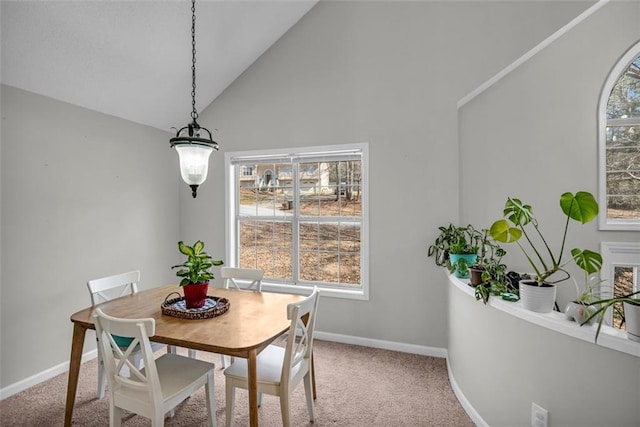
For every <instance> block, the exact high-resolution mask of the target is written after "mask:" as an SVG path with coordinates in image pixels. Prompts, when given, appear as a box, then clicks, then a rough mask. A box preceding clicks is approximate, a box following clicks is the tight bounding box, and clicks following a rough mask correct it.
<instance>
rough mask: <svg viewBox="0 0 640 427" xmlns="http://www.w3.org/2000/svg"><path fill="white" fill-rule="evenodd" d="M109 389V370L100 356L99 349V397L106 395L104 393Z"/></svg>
mask: <svg viewBox="0 0 640 427" xmlns="http://www.w3.org/2000/svg"><path fill="white" fill-rule="evenodd" d="M106 390H107V370H106V369H105V368H104V360H102V357H101V356H100V352H99V351H98V399H102V398H103V397H104V393H105V391H106Z"/></svg>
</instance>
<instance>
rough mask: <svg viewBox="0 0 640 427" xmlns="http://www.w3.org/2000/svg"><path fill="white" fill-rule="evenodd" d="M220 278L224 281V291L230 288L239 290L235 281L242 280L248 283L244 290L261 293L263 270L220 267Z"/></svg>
mask: <svg viewBox="0 0 640 427" xmlns="http://www.w3.org/2000/svg"><path fill="white" fill-rule="evenodd" d="M220 277H222V278H223V279H224V287H225V289H229V287H230V286H233V287H235V288H236V289H241V288H240V285H239V284H238V282H237V280H242V281H247V282H250V283H249V286H248V287H247V288H246V289H255V290H256V291H259V292H260V291H262V278H263V277H264V270H262V269H259V268H236V267H222V268H220Z"/></svg>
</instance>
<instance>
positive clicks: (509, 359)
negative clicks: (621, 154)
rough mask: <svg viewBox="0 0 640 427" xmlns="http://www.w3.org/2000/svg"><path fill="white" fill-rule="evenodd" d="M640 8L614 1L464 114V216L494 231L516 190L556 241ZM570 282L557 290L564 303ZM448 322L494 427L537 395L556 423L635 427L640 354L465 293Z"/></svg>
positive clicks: (591, 240) (580, 236) (480, 406)
mask: <svg viewBox="0 0 640 427" xmlns="http://www.w3.org/2000/svg"><path fill="white" fill-rule="evenodd" d="M639 8H640V3H638V2H615V3H610V4H608V5H606V6H605V7H604V8H602V9H601V10H600V11H599V12H598V13H597V14H595V15H593V16H592V17H591V18H589V19H587V20H585V21H584V22H583V23H582V24H580V25H579V26H577V27H576V28H575V29H574V30H573V31H571V32H569V33H568V34H566V35H565V36H564V37H562V38H561V39H559V40H558V41H557V42H555V43H553V44H552V45H551V46H549V47H548V48H547V49H545V50H544V51H542V52H540V53H539V54H538V55H536V56H534V57H533V58H532V59H531V60H530V61H528V62H527V63H525V64H524V65H523V66H521V67H520V68H518V69H517V70H515V71H514V72H513V73H511V74H510V75H508V76H507V77H506V78H504V79H503V80H501V81H500V82H499V83H498V84H496V85H495V86H493V87H492V88H491V89H489V90H488V91H486V92H484V93H483V94H481V95H480V96H479V97H477V98H475V99H473V100H472V101H471V102H470V103H469V104H467V105H465V106H464V107H463V108H462V109H461V110H460V121H459V136H460V149H461V189H462V190H461V212H462V215H461V219H462V222H464V223H467V222H471V223H474V224H476V225H478V226H488V225H490V224H491V222H492V221H493V220H495V219H497V218H499V217H500V215H501V212H502V207H503V205H504V201H505V199H506V197H507V196H509V195H510V196H519V197H520V198H521V199H522V200H523V201H525V202H527V203H530V204H531V205H532V206H533V207H534V209H535V211H536V214H537V215H538V217H539V220H540V224H541V227H543V229H544V230H545V231H548V232H549V236H550V240H551V241H552V242H551V244H552V245H554V247H556V248H557V246H559V243H560V239H559V238H555V237H556V236H557V235H558V234H559V231H560V230H561V228H562V227H563V226H564V223H563V221H562V217H561V211H560V208H559V204H558V200H559V197H560V194H561V193H563V192H565V191H572V192H575V191H579V190H586V191H590V192H592V193H594V194H596V193H597V139H596V137H597V127H596V123H597V121H596V120H597V116H596V111H597V103H598V98H599V96H600V91H601V89H602V86H603V83H604V81H605V79H606V77H607V75H608V73H609V71H610V70H611V69H612V68H613V66H614V64H615V63H616V62H617V60H618V59H619V58H620V57H621V56H622V55H623V54H624V53H625V51H626V50H627V49H628V48H629V47H631V46H632V45H633V44H634V43H635V42H636V41H637V40H638V38H640V9H639ZM554 233H555V235H554ZM639 239H640V233H638V232H613V231H606V232H600V231H598V229H597V221H594V222H592V223H589V224H587V225H584V226H580V225H579V224H576V223H573V224H571V229H570V235H569V243H568V248H573V247H576V246H577V247H587V248H591V249H595V250H599V243H600V241H636V242H637V241H638V240H639ZM507 248H508V250H509V251H510V253H509V256H508V257H507V263H508V265H509V266H510V267H512V268H514V269H526V270H530V269H529V268H527V267H528V264H526V260H524V258H523V257H522V255H521V253H520V251H519V249H518V248H517V247H516V246H507ZM574 272H575V270H574ZM577 279H578V281H579V283H581V276H580V275H578V276H577ZM443 285H446V284H445V283H443ZM574 289H575V288H574V287H573V285H571V284H570V283H568V282H565V283H563V284H561V285H560V286H559V287H558V292H559V300H561V301H562V302H561V303H560V306H561V307H563V306H564V302H566V301H567V300H569V299H572V298H574V297H575V290H574ZM451 292H452V293H454V294H456V293H457V294H460V292H459V291H456V290H452V291H451ZM449 319H450V328H449V362H450V364H451V370H452V372H453V376H454V377H455V379H456V381H457V382H458V385H459V386H460V388H461V389H462V391H463V392H464V393H465V395H466V397H467V398H468V400H469V401H470V403H471V405H472V406H474V407H475V409H476V410H477V411H478V412H479V413H480V415H481V416H482V417H483V418H484V419H485V421H487V422H488V423H489V425H491V426H514V425H518V426H528V425H529V417H530V413H531V402H536V403H538V404H541V405H542V406H543V407H545V408H546V409H548V410H549V411H550V421H551V424H550V425H562V426H603V425H612V426H613V425H615V426H631V425H637V422H638V420H639V419H640V412H639V411H640V409H638V397H639V396H640V367H639V366H640V365H639V363H638V358H637V357H633V356H630V355H626V354H623V353H619V352H616V351H612V350H608V349H603V348H601V347H598V346H596V345H594V344H593V343H585V342H582V341H577V340H574V339H571V338H568V337H565V336H562V335H560V334H558V333H556V332H552V331H548V330H546V329H544V328H540V327H538V326H533V325H531V324H529V323H527V322H525V321H522V320H519V319H514V318H513V317H512V316H509V315H506V314H504V313H501V312H497V311H496V310H495V309H492V308H489V307H484V306H482V305H481V304H478V303H476V302H475V301H472V299H471V298H469V297H467V296H466V295H459V296H457V297H456V298H455V299H452V300H451V301H450V310H449ZM472 323H473V325H474V327H470V325H471V324H472ZM492 368H494V369H492ZM515 391H517V392H515Z"/></svg>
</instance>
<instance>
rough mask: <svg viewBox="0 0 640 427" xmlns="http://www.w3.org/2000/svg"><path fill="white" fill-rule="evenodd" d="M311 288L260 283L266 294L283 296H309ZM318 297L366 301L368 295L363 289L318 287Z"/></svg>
mask: <svg viewBox="0 0 640 427" xmlns="http://www.w3.org/2000/svg"><path fill="white" fill-rule="evenodd" d="M311 289H312V287H311V286H305V285H285V284H282V283H265V282H264V281H263V282H262V290H263V291H266V292H276V293H283V294H295V295H309V294H310V293H311ZM318 290H319V291H320V295H321V296H323V297H332V298H343V299H354V300H363V301H368V300H369V295H368V293H367V292H366V291H365V290H363V289H353V290H352V289H335V288H326V287H322V286H318Z"/></svg>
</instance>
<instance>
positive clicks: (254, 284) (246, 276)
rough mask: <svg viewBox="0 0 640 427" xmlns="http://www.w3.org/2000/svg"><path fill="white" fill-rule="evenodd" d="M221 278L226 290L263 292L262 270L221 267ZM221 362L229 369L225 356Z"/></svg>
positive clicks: (223, 366) (221, 358)
mask: <svg viewBox="0 0 640 427" xmlns="http://www.w3.org/2000/svg"><path fill="white" fill-rule="evenodd" d="M220 277H221V278H222V279H223V287H224V288H225V289H229V288H235V289H239V290H240V289H248V290H254V291H258V292H262V278H263V277H264V270H262V269H260V268H238V267H221V268H220ZM238 282H240V283H238ZM241 283H243V284H244V283H246V285H245V286H241ZM220 362H221V363H222V368H223V369H224V368H226V367H227V358H226V356H225V355H224V354H221V355H220Z"/></svg>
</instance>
